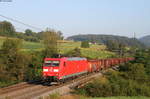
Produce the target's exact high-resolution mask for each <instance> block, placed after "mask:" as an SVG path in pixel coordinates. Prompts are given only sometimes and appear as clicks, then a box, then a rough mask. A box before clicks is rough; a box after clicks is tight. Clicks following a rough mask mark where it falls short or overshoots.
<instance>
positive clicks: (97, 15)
mask: <svg viewBox="0 0 150 99" xmlns="http://www.w3.org/2000/svg"><path fill="white" fill-rule="evenodd" d="M2 1H5V0H0V15H4V16H7V17H10V18H13V19H16V20H19V21H21V22H23V23H26V24H29V25H32V26H35V27H37V28H41V29H42V30H45V29H46V28H51V29H55V30H60V31H62V33H63V34H64V36H65V37H68V36H72V35H78V34H112V35H121V36H128V37H133V36H134V33H135V34H136V37H137V38H139V37H142V36H145V35H150V0H12V2H2ZM7 1H8V0H7ZM3 20H7V19H5V18H3V17H0V21H3ZM8 21H10V20H8ZM10 22H12V24H13V25H14V26H15V28H16V30H17V31H24V30H25V29H27V28H29V29H32V30H33V31H36V32H37V31H39V30H36V29H33V28H30V27H27V26H24V25H22V24H19V23H16V22H13V21H10Z"/></svg>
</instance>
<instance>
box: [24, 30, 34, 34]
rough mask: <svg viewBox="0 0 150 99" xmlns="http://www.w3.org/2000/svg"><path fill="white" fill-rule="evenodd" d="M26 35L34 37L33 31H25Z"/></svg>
mask: <svg viewBox="0 0 150 99" xmlns="http://www.w3.org/2000/svg"><path fill="white" fill-rule="evenodd" d="M25 35H27V36H32V35H33V32H32V30H30V29H26V30H25Z"/></svg>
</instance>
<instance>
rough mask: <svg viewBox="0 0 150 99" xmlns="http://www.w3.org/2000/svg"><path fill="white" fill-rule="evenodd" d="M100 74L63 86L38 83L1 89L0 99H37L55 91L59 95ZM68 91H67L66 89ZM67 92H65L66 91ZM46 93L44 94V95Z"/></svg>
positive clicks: (78, 79)
mask: <svg viewBox="0 0 150 99" xmlns="http://www.w3.org/2000/svg"><path fill="white" fill-rule="evenodd" d="M98 74H100V73H97V74H96V73H95V74H89V75H83V76H81V77H78V78H76V79H74V80H70V81H68V82H66V83H64V84H60V85H57V86H56V85H52V86H44V85H42V84H41V83H40V82H38V84H37V82H36V83H31V84H30V83H26V82H24V83H20V84H16V85H13V86H10V87H6V88H1V89H0V99H6V98H9V99H38V98H39V97H41V96H44V95H46V94H47V95H48V94H51V93H54V92H56V91H58V92H60V93H62V94H63V93H65V91H64V90H65V89H63V88H70V87H75V86H77V85H78V84H79V83H83V82H87V81H88V80H90V79H91V78H90V77H92V76H94V75H98ZM67 90H68V89H67ZM66 92H67V91H66ZM45 93H46V94H45Z"/></svg>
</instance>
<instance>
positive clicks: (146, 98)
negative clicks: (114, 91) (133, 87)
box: [88, 96, 150, 99]
mask: <svg viewBox="0 0 150 99" xmlns="http://www.w3.org/2000/svg"><path fill="white" fill-rule="evenodd" d="M88 99H150V97H142V96H139V97H104V98H103V97H101V98H88Z"/></svg>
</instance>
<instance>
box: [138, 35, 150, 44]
mask: <svg viewBox="0 0 150 99" xmlns="http://www.w3.org/2000/svg"><path fill="white" fill-rule="evenodd" d="M139 40H140V41H141V42H142V43H144V44H145V45H146V46H148V47H150V35H148V36H144V37H142V38H140V39H139Z"/></svg>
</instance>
